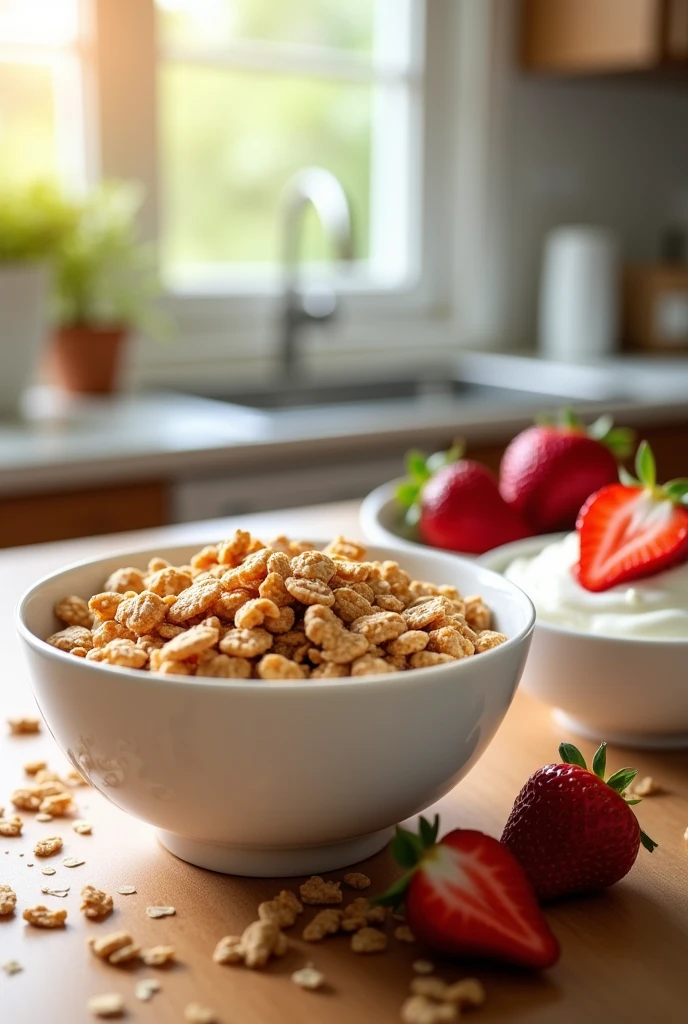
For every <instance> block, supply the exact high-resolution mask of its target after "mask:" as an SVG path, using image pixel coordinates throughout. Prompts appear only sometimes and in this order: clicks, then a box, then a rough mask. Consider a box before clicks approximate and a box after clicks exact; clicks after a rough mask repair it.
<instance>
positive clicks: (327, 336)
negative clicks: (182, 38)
mask: <svg viewBox="0 0 688 1024" xmlns="http://www.w3.org/2000/svg"><path fill="white" fill-rule="evenodd" d="M92 3H93V12H94V19H95V27H96V31H95V33H94V38H93V51H94V52H93V73H94V75H95V79H96V86H97V88H96V97H97V99H96V111H95V116H96V120H97V124H98V133H97V140H98V145H97V149H98V153H97V161H96V162H95V171H96V173H97V174H98V175H100V176H103V177H130V178H137V179H139V180H141V181H142V182H143V183H144V185H145V187H146V192H147V198H146V202H145V204H144V208H143V210H142V221H141V223H142V232H143V235H144V237H145V238H147V239H151V240H155V239H156V237H157V234H158V230H157V229H158V224H159V212H158V190H157V181H158V152H157V136H156V68H157V57H158V55H157V49H156V42H155V10H154V0H92ZM501 6H502V5H501V4H499V0H462V2H461V3H456V0H427V2H425V3H423V0H419V7H418V9H419V10H422V12H423V15H424V32H423V39H424V54H423V58H424V68H425V71H424V76H423V95H422V98H421V97H420V96H419V102H418V107H419V109H418V110H417V111H416V115H415V116H416V117H417V124H418V128H417V131H418V139H419V144H418V145H417V147H416V149H417V165H416V167H415V168H414V170H413V173H414V174H416V175H417V195H418V197H419V200H420V201H419V203H418V204H417V220H418V224H417V231H418V244H417V253H418V268H417V273H416V274H415V275H414V279H413V281H412V282H411V283H406V284H400V285H395V286H392V287H382V288H381V287H375V286H372V287H371V286H367V287H366V286H363V287H361V285H360V283H356V282H355V283H354V284H353V285H348V284H347V282H346V280H345V279H343V280H342V279H340V280H338V281H337V289H336V290H337V291H338V293H340V294H342V296H343V299H342V303H341V305H342V316H341V318H340V319H339V320H338V322H337V323H336V324H331V325H327V326H326V327H325V328H318V327H312V328H308V330H307V339H306V338H305V339H304V346H305V347H306V348H307V352H308V355H307V359H308V363H309V367H310V368H311V369H312V370H313V371H314V372H320V371H323V372H330V371H331V370H332V369H334V368H337V367H341V366H342V365H345V366H350V365H351V362H350V361H351V359H355V360H357V363H358V364H359V365H361V366H372V365H374V364H375V363H379V364H380V365H381V366H385V365H387V366H388V365H389V360H390V358H391V357H393V358H395V359H399V358H401V359H403V360H404V361H406V362H407V363H408V362H413V361H414V360H416V361H418V362H419V363H420V362H425V361H427V359H428V358H435V357H436V358H437V359H443V358H445V357H449V356H451V355H452V354H453V353H455V352H456V349H457V346H458V345H461V344H466V343H471V342H472V341H473V340H474V339H475V338H476V337H478V336H480V335H481V333H483V334H484V327H485V324H484V320H485V317H484V309H485V305H486V304H487V305H489V304H490V299H489V297H488V295H487V294H486V288H487V284H486V271H487V268H488V266H489V261H490V259H491V258H493V257H494V255H495V252H494V240H495V237H496V236H495V224H494V213H493V210H492V207H493V195H494V192H493V184H494V183H493V178H494V174H493V173H492V172H490V164H489V161H491V160H494V152H495V145H494V143H495V134H494V127H495V124H497V123H498V117H495V110H494V109H493V107H494V97H495V83H496V88H497V89H499V85H500V80H499V77H497V79H495V78H494V70H495V61H494V55H495V34H497V35H498V34H499V32H500V24H501V19H500V8H501ZM502 17H503V16H502ZM123 52H126V53H127V73H126V75H125V76H122V75H121V62H120V60H119V58H118V56H117V55H119V54H121V53H123ZM421 108H422V109H421ZM132 112H135V114H136V116H135V117H132V116H131V115H132ZM460 225H461V230H459V226H460ZM164 305H165V307H166V309H167V311H168V312H169V313H170V315H171V317H172V319H173V321H174V323H175V324H176V330H175V332H174V336H173V337H171V338H169V339H168V340H166V341H163V342H162V343H161V342H156V341H153V340H150V339H145V338H142V339H139V344H138V346H137V351H136V354H135V358H134V362H133V366H132V380H133V381H134V383H138V384H165V383H168V384H171V385H174V386H176V385H178V384H179V383H180V382H184V383H187V384H188V383H190V384H192V385H193V386H194V387H198V388H201V387H203V386H204V385H205V384H207V385H208V388H209V389H211V387H212V382H213V380H214V379H215V378H214V374H215V373H216V372H219V373H222V372H224V371H229V370H230V368H231V371H232V372H233V374H234V375H235V377H237V378H238V379H242V378H243V376H244V375H245V376H246V378H247V379H248V378H254V377H255V375H256V374H261V375H263V376H264V375H265V374H266V373H269V372H271V369H272V368H273V367H274V365H275V363H274V359H271V357H273V356H274V354H275V341H276V337H277V331H276V329H275V323H276V320H277V317H278V315H279V306H280V281H279V276H278V275H275V276H274V277H273V278H272V279H268V280H266V281H265V283H264V284H263V285H259V286H258V287H253V288H247V289H246V291H245V292H244V293H236V292H234V293H228V292H223V291H218V290H215V291H213V289H206V290H205V291H194V292H187V293H183V292H177V293H175V294H167V295H166V296H165V299H164ZM371 339H374V344H372V345H371ZM482 340H483V339H482V338H481V343H482Z"/></svg>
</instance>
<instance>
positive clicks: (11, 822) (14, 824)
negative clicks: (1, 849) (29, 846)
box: [0, 814, 24, 853]
mask: <svg viewBox="0 0 688 1024" xmlns="http://www.w3.org/2000/svg"><path fill="white" fill-rule="evenodd" d="M23 825H24V823H23V821H22V820H21V818H20V817H19V815H18V814H13V815H12V817H11V818H0V836H6V837H7V838H15V837H16V836H20V835H21V831H22V828H23ZM5 853H9V850H5Z"/></svg>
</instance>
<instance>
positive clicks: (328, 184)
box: [279, 167, 353, 377]
mask: <svg viewBox="0 0 688 1024" xmlns="http://www.w3.org/2000/svg"><path fill="white" fill-rule="evenodd" d="M309 205H310V206H312V207H313V209H314V210H315V211H316V213H317V215H318V219H319V220H320V223H321V225H322V228H323V231H324V232H325V235H326V236H327V237H328V238H329V239H330V240H331V243H332V247H333V253H334V256H335V258H336V259H337V260H345V261H349V260H351V259H353V232H352V225H351V210H350V206H349V200H348V199H347V195H346V192H345V191H344V188H343V186H342V184H341V182H340V181H339V180H338V178H336V177H335V175H334V174H332V172H331V171H327V170H325V168H324V167H305V168H304V169H303V170H301V171H299V172H298V173H297V174H295V175H294V176H293V177H292V178H291V179H290V180H289V181H288V182H287V185H286V186H285V189H284V193H283V197H282V208H283V225H284V227H283V238H282V259H283V265H284V301H283V312H282V322H281V344H280V352H279V355H280V363H281V370H282V373H283V374H284V375H285V376H286V377H293V376H294V372H295V367H296V362H297V357H298V337H299V333H300V328H301V327H302V326H303V325H304V324H306V323H313V322H323V321H326V320H329V319H331V318H332V317H333V316H334V315H335V312H336V308H337V298H336V295H335V293H334V291H331V292H330V293H329V294H328V295H326V296H319V297H318V299H319V301H317V302H316V301H315V300H314V298H313V297H310V298H309V297H308V296H307V295H305V294H304V290H303V288H302V284H301V277H302V268H301V248H302V242H303V222H304V213H305V211H306V209H307V207H308V206H309Z"/></svg>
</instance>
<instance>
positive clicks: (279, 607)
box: [13, 530, 506, 813]
mask: <svg viewBox="0 0 688 1024" xmlns="http://www.w3.org/2000/svg"><path fill="white" fill-rule="evenodd" d="M55 613H56V619H59V620H60V622H61V624H62V625H63V626H64V628H63V629H60V630H58V631H57V632H55V633H53V634H52V635H51V636H50V637H48V640H47V642H48V643H49V644H51V645H52V646H54V647H57V648H58V649H59V650H62V651H64V652H66V653H71V654H78V655H79V656H81V657H85V658H86V659H88V660H90V661H92V662H94V664H101V665H104V666H106V667H107V666H108V665H109V666H115V667H119V668H121V669H122V668H123V669H134V670H137V671H145V672H155V673H160V674H163V675H167V674H169V675H183V676H198V677H204V678H211V679H218V680H221V679H227V680H241V679H264V680H266V681H270V680H294V681H296V682H299V681H302V680H307V679H313V680H336V679H340V678H346V677H348V676H356V677H358V676H366V675H371V674H377V675H379V674H392V673H396V672H407V671H414V670H416V669H425V668H433V667H435V666H442V665H445V664H451V663H452V662H454V661H458V660H465V659H466V658H470V657H474V656H475V655H478V654H483V653H485V652H487V651H490V650H492V649H493V648H495V647H497V646H499V645H501V644H502V643H504V642H505V640H506V637H505V636H504V635H503V634H501V633H498V632H496V631H495V630H494V628H493V623H492V615H491V611H490V609H489V608H488V607H487V605H486V604H485V602H484V601H483V599H482V598H481V597H480V596H479V595H470V596H467V597H462V596H461V594H460V593H459V592H458V590H457V589H456V588H455V587H453V586H449V585H447V586H444V585H436V584H433V583H427V582H424V581H422V580H414V579H412V578H411V576H410V575H409V573H407V572H406V571H405V570H404V569H403V568H402V567H401V566H400V565H398V563H396V562H393V561H384V562H379V561H375V560H368V559H367V554H366V550H365V548H364V547H363V546H362V545H360V544H358V543H357V542H355V541H349V540H346V539H345V538H343V537H337V538H335V539H334V540H333V541H332V543H331V544H329V545H327V547H326V548H325V550H324V551H316V550H314V548H313V545H311V544H307V543H304V542H295V541H290V540H289V539H288V538H285V537H280V538H277V539H276V540H274V541H273V542H271V545H270V546H266V545H264V544H263V543H262V542H261V541H259V540H258V539H256V538H254V537H252V536H251V535H250V534H249V533H247V532H246V531H241V530H238V531H236V532H235V534H234V535H233V536H232V537H230V538H228V539H227V540H225V541H223V542H221V543H219V544H210V545H207V546H206V547H204V548H203V549H202V550H201V551H199V552H198V553H197V554H196V555H194V556H193V557H192V558H191V560H190V564H189V565H183V566H173V565H170V564H169V562H167V560H166V559H164V558H153V559H151V560H150V561H149V563H148V565H147V566H140V567H136V566H124V567H122V568H121V569H117V570H115V572H113V573H112V574H111V575H110V577H109V578H108V579H107V580H103V589H102V590H101V591H100V592H99V593H97V594H93V595H86V594H84V595H71V594H70V595H66V596H65V597H64V598H63V599H62V600H60V601H58V602H57V604H56V606H55ZM13 722H14V723H15V726H16V728H14V729H13V731H16V732H26V731H31V730H32V729H33V726H32V724H31V723H32V722H35V729H37V728H38V727H39V723H38V719H34V720H31V719H28V718H26V719H17V720H13ZM22 723H23V724H22ZM34 731H35V730H34ZM43 796H44V799H46V798H47V794H44V795H43ZM55 796H57V797H58V799H57V800H56V801H55V804H56V813H64V810H60V809H59V808H61V807H62V808H64V807H65V806H66V801H65V800H64V799H63V798H62V797H60V796H59V794H57V793H56V794H55Z"/></svg>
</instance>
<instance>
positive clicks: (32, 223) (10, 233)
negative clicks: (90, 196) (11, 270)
mask: <svg viewBox="0 0 688 1024" xmlns="http://www.w3.org/2000/svg"><path fill="white" fill-rule="evenodd" d="M76 217H77V214H76V210H75V208H74V206H73V205H72V204H71V203H70V202H68V201H67V200H66V199H65V198H64V197H63V196H62V194H61V193H60V191H59V189H58V188H57V187H56V186H55V185H51V184H50V183H48V182H35V183H34V184H31V185H24V186H22V187H19V186H11V187H10V186H6V187H4V188H1V189H0V263H28V262H36V261H44V260H50V259H52V258H53V257H54V256H55V255H56V253H57V252H58V251H59V249H60V247H61V245H62V244H63V242H64V240H65V238H66V237H67V235H68V234H69V233H70V232H71V231H72V230H73V229H74V225H75V222H76Z"/></svg>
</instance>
